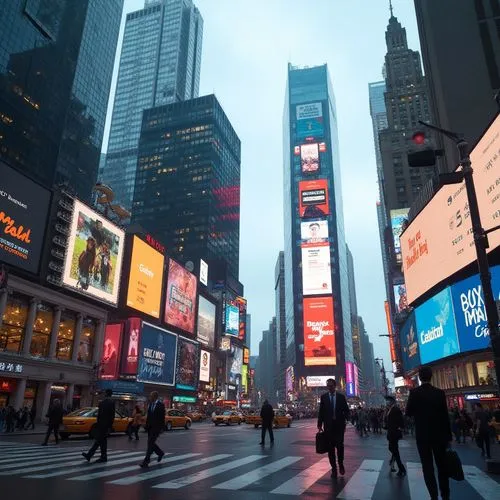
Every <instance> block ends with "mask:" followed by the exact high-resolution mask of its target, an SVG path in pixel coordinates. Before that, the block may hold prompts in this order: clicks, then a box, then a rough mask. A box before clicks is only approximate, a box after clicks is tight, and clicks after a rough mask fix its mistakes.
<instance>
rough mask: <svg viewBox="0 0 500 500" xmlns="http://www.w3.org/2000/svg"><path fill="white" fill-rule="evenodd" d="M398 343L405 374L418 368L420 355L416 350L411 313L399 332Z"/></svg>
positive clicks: (416, 338) (413, 320)
mask: <svg viewBox="0 0 500 500" xmlns="http://www.w3.org/2000/svg"><path fill="white" fill-rule="evenodd" d="M399 342H400V345H401V355H402V358H403V359H402V361H403V368H404V371H405V372H408V371H410V370H413V369H415V368H417V367H418V366H420V353H419V350H418V335H417V324H416V323H415V313H414V312H412V313H411V314H410V316H409V317H408V319H407V320H406V321H405V323H404V325H403V326H402V327H401V328H400V330H399Z"/></svg>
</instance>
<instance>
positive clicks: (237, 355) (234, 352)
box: [229, 346, 243, 384]
mask: <svg viewBox="0 0 500 500" xmlns="http://www.w3.org/2000/svg"><path fill="white" fill-rule="evenodd" d="M230 359H231V361H230V365H229V382H230V383H232V384H237V383H238V382H239V381H241V369H242V367H243V349H241V348H239V347H236V346H231V356H230Z"/></svg>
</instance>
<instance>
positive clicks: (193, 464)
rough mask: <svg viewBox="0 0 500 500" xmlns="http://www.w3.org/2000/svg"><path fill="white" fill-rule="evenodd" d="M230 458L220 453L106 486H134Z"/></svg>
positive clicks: (130, 477)
mask: <svg viewBox="0 0 500 500" xmlns="http://www.w3.org/2000/svg"><path fill="white" fill-rule="evenodd" d="M232 456H233V455H230V454H227V453H221V454H219V455H214V456H212V457H208V458H202V459H200V460H192V461H191V462H186V463H185V464H180V465H174V466H173V467H165V468H162V469H160V470H154V471H150V472H146V473H144V474H140V475H138V476H129V477H123V478H121V479H116V480H115V481H109V482H108V484H125V485H128V484H135V483H139V482H141V481H146V480H148V479H152V478H155V477H161V476H164V475H166V474H171V473H172V472H177V471H180V470H185V469H189V468H190V467H197V466H198V465H204V464H208V463H210V462H216V461H217V460H222V459H224V458H229V457H232Z"/></svg>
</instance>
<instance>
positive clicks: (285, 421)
mask: <svg viewBox="0 0 500 500" xmlns="http://www.w3.org/2000/svg"><path fill="white" fill-rule="evenodd" d="M245 422H246V423H247V424H250V425H253V426H254V427H255V428H256V429H257V427H259V426H260V425H262V418H261V416H260V414H259V413H257V412H254V413H252V414H250V415H247V416H246V418H245ZM291 425H292V417H291V415H289V414H288V413H287V412H286V411H284V410H274V421H273V426H274V427H290V426H291Z"/></svg>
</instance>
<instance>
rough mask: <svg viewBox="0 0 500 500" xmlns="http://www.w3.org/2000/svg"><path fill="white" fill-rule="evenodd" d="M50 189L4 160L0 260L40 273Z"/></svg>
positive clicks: (0, 183)
mask: <svg viewBox="0 0 500 500" xmlns="http://www.w3.org/2000/svg"><path fill="white" fill-rule="evenodd" d="M49 204H50V191H49V190H47V189H45V188H43V187H41V186H39V185H38V184H36V183H35V182H33V181H31V180H30V179H28V178H27V177H25V176H24V175H22V174H20V173H18V172H17V171H16V170H14V169H12V168H10V167H8V166H7V165H6V164H5V163H3V162H1V161H0V262H5V264H8V265H11V266H15V267H17V268H19V269H22V270H24V271H28V272H30V273H34V274H36V273H38V267H39V264H40V257H41V252H42V246H43V242H44V237H45V228H46V225H47V214H48V211H49Z"/></svg>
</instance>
